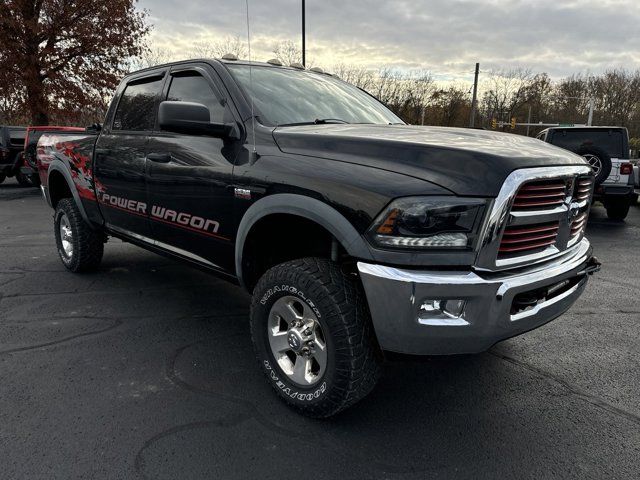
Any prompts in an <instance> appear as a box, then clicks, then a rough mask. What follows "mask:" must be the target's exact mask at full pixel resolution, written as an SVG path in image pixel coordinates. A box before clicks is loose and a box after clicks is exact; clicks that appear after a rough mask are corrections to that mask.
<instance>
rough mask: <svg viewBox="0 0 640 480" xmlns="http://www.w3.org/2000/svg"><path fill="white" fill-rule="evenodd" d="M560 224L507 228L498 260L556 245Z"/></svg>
mask: <svg viewBox="0 0 640 480" xmlns="http://www.w3.org/2000/svg"><path fill="white" fill-rule="evenodd" d="M559 227H560V225H559V223H558V222H550V223H541V224H537V225H531V226H525V227H519V226H515V227H512V226H508V227H505V229H504V232H503V234H502V240H501V241H500V248H498V258H509V257H512V256H517V255H524V254H526V253H532V252H536V251H540V250H542V249H544V248H546V247H548V246H549V245H554V244H555V243H556V238H557V237H558V229H559Z"/></svg>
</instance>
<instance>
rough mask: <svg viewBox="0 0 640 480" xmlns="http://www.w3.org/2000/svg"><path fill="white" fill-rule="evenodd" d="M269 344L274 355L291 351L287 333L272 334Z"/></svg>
mask: <svg viewBox="0 0 640 480" xmlns="http://www.w3.org/2000/svg"><path fill="white" fill-rule="evenodd" d="M269 343H270V344H271V349H272V350H273V352H274V353H282V352H286V351H287V350H291V347H290V346H289V342H288V341H287V332H286V331H285V332H277V333H271V335H270V336H269Z"/></svg>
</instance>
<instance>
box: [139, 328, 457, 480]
mask: <svg viewBox="0 0 640 480" xmlns="http://www.w3.org/2000/svg"><path fill="white" fill-rule="evenodd" d="M241 335H245V334H244V333H237V334H233V335H225V336H224V337H214V338H212V339H211V340H216V338H230V337H237V336H241ZM200 343H203V341H202V340H199V341H196V342H193V343H190V344H187V345H183V346H182V347H180V348H178V349H176V350H175V351H174V352H173V354H172V355H171V356H170V357H169V359H168V360H167V363H166V373H165V374H166V376H167V379H168V380H169V381H170V382H172V383H173V384H175V385H177V386H178V387H181V388H183V389H185V390H187V391H190V392H193V393H197V394H202V395H206V396H210V397H214V398H217V399H219V400H222V401H225V402H229V403H232V404H233V405H240V406H241V407H243V408H244V409H245V410H246V411H247V412H248V413H246V416H247V418H253V419H254V420H256V421H257V422H258V423H260V424H261V425H262V426H263V427H265V428H267V429H268V430H269V431H272V432H273V431H275V433H278V434H280V435H283V436H286V437H288V438H291V437H294V438H298V439H299V440H301V441H303V442H305V443H308V444H309V445H310V446H313V447H316V448H318V447H320V448H322V449H323V450H325V451H327V452H332V453H336V454H338V455H339V456H341V457H343V458H347V459H353V458H356V459H357V460H358V462H360V463H362V464H364V465H366V466H375V467H376V468H377V469H378V470H381V471H383V472H385V473H399V474H402V473H416V472H420V471H421V470H418V469H416V468H407V467H400V466H398V465H392V464H387V463H383V462H379V461H376V460H373V461H372V460H371V458H363V457H361V456H360V455H357V456H356V455H354V454H353V452H351V453H349V455H346V454H345V452H344V451H342V450H340V449H339V448H338V447H337V446H335V445H332V444H328V443H326V442H325V441H324V440H318V438H317V436H314V435H304V434H301V433H299V432H297V431H294V430H289V429H287V428H285V427H282V426H281V425H278V424H277V423H275V422H273V421H272V420H270V419H269V418H268V417H267V416H265V415H264V414H262V413H261V412H260V411H259V410H258V407H257V406H256V405H255V404H254V403H253V402H250V401H249V400H246V399H244V398H242V397H236V396H234V395H227V394H224V393H220V392H213V391H211V390H207V389H205V388H201V387H198V386H197V385H193V384H191V383H189V382H187V381H185V380H183V379H182V378H180V375H179V374H178V372H177V371H176V362H177V360H178V358H179V357H180V356H181V355H182V353H183V352H184V351H185V350H187V349H189V348H191V347H193V346H194V345H198V344H200ZM310 421H315V422H318V423H321V421H318V420H313V419H310ZM188 425H197V427H195V428H201V422H196V423H195V424H188ZM183 427H184V426H183ZM180 428H181V427H172V429H180ZM172 429H169V430H172ZM169 430H167V431H169ZM177 431H182V430H177ZM173 433H175V432H173ZM164 436H165V435H163V432H161V433H160V434H158V435H156V436H154V437H152V439H150V440H148V441H147V442H145V445H144V446H143V447H142V449H141V450H140V451H139V452H138V455H140V454H141V452H143V451H144V450H145V449H146V448H148V446H149V442H150V441H151V440H153V439H160V438H164ZM137 458H138V456H136V460H137ZM136 464H138V462H136ZM429 467H430V470H438V469H445V468H447V465H439V466H436V465H433V464H431V465H430V466H429ZM139 473H141V474H142V475H143V476H144V474H143V472H139ZM145 478H147V477H145Z"/></svg>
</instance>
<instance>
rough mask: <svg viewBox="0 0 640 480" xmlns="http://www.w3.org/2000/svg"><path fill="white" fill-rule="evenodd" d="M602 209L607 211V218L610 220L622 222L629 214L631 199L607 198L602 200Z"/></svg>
mask: <svg viewBox="0 0 640 480" xmlns="http://www.w3.org/2000/svg"><path fill="white" fill-rule="evenodd" d="M603 203H604V208H606V209H607V217H609V218H610V219H611V220H624V219H625V218H627V215H628V214H629V207H631V198H629V197H623V198H609V199H605V200H604V202H603Z"/></svg>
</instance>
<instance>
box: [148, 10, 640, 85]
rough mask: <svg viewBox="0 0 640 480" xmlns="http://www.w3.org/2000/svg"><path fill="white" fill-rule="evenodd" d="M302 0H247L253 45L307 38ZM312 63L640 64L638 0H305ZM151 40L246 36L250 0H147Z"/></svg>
mask: <svg viewBox="0 0 640 480" xmlns="http://www.w3.org/2000/svg"><path fill="white" fill-rule="evenodd" d="M301 3H302V2H301V1H300V0H249V9H250V21H251V37H252V45H251V47H252V53H253V58H254V59H255V60H267V59H268V58H271V57H272V56H273V55H272V54H271V51H272V50H273V48H274V46H275V45H276V44H277V43H278V42H279V41H282V40H293V41H297V42H299V41H300V10H301V8H300V5H301ZM306 3H307V57H308V58H312V59H313V61H314V64H316V65H319V66H325V67H328V66H331V65H333V64H336V63H340V62H342V63H353V64H359V65H365V66H367V67H371V68H378V67H383V66H392V67H398V68H403V69H427V70H429V71H431V72H432V73H433V74H434V76H435V77H436V78H440V79H468V78H470V77H471V74H472V70H473V67H474V64H475V62H476V61H478V62H480V63H481V69H482V70H485V71H486V70H507V69H511V68H514V67H525V68H530V69H531V70H532V71H533V72H547V73H549V74H550V75H551V76H552V77H554V78H557V77H562V76H565V75H569V74H572V73H578V72H585V71H591V72H600V71H602V70H604V69H607V68H611V67H625V68H629V69H636V68H640V0H577V1H569V0H528V1H518V0H502V1H499V0H466V1H459V0H413V1H405V0H376V1H374V0H368V1H367V0H307V2H306ZM139 5H140V7H141V8H145V9H147V10H149V13H150V22H151V23H153V24H154V32H153V34H152V36H151V43H152V46H154V47H156V48H161V49H163V50H165V51H166V52H170V56H172V57H175V58H181V51H182V52H184V51H187V50H188V49H189V48H190V46H191V44H192V43H193V42H203V41H208V40H215V39H220V38H224V37H228V36H237V35H239V36H241V37H242V38H243V39H246V16H245V15H246V12H245V2H244V0H183V1H181V2H175V0H140V2H139Z"/></svg>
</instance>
